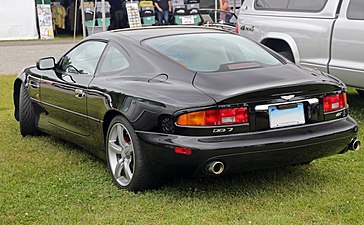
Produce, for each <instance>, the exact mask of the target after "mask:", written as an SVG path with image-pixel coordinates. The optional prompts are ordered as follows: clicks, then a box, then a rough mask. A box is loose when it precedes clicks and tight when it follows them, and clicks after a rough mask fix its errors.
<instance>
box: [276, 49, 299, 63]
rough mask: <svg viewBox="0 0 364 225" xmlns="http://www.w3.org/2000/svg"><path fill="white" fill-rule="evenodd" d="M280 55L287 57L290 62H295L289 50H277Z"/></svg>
mask: <svg viewBox="0 0 364 225" xmlns="http://www.w3.org/2000/svg"><path fill="white" fill-rule="evenodd" d="M278 53H279V54H280V55H281V56H283V57H285V58H286V59H288V60H289V61H291V62H293V63H294V62H295V61H294V58H293V54H292V52H290V51H283V52H278Z"/></svg>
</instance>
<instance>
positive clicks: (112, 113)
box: [102, 109, 132, 140]
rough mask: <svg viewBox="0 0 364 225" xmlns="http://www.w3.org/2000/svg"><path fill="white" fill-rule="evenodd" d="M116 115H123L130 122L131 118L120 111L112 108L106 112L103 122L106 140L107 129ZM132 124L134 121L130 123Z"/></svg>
mask: <svg viewBox="0 0 364 225" xmlns="http://www.w3.org/2000/svg"><path fill="white" fill-rule="evenodd" d="M116 116H122V117H123V118H125V119H126V120H127V121H128V122H129V123H130V120H129V119H128V118H127V117H126V116H125V115H124V114H123V113H122V112H120V111H118V110H115V109H112V110H109V111H107V112H106V113H105V115H104V119H103V123H102V130H103V133H104V140H105V139H106V135H107V130H108V128H109V125H110V123H111V121H112V120H113V119H114V118H115V117H116ZM130 124H132V123H130Z"/></svg>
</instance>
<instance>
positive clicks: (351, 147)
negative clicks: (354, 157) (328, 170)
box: [349, 139, 361, 151]
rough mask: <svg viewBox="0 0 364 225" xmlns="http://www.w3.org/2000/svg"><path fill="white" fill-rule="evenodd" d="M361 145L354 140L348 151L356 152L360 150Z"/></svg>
mask: <svg viewBox="0 0 364 225" xmlns="http://www.w3.org/2000/svg"><path fill="white" fill-rule="evenodd" d="M360 146H361V143H360V141H359V140H357V139H354V140H352V141H351V142H350V144H349V150H353V151H358V150H359V149H360Z"/></svg>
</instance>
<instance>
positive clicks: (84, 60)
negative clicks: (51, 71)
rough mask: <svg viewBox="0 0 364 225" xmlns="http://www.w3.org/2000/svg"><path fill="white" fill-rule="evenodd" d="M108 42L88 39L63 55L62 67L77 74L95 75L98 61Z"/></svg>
mask: <svg viewBox="0 0 364 225" xmlns="http://www.w3.org/2000/svg"><path fill="white" fill-rule="evenodd" d="M105 46H106V43H104V42H100V41H87V42H85V43H82V44H80V45H79V46H77V47H76V48H74V49H73V50H72V51H71V52H69V53H68V54H67V55H65V56H64V57H63V60H62V62H61V65H60V69H61V70H63V71H65V72H68V73H75V74H86V75H94V73H95V69H96V66H97V63H98V61H99V59H100V57H101V54H102V52H103V51H104V48H105Z"/></svg>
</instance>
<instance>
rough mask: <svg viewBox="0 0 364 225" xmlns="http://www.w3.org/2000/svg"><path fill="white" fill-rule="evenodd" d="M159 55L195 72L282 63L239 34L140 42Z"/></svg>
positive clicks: (168, 37) (173, 37) (174, 37)
mask: <svg viewBox="0 0 364 225" xmlns="http://www.w3.org/2000/svg"><path fill="white" fill-rule="evenodd" d="M143 45H146V46H149V47H151V48H152V49H154V50H155V51H157V52H159V53H160V54H161V55H162V56H164V57H166V58H170V59H172V60H174V61H176V62H178V63H179V64H182V65H183V66H184V67H186V68H188V69H190V70H193V71H198V72H214V71H224V70H239V69H251V68H259V67H267V66H274V65H280V64H281V62H280V61H279V60H278V59H276V58H275V57H274V56H272V55H271V54H270V53H269V52H267V51H266V50H265V49H263V48H262V47H261V46H259V45H258V44H256V43H254V42H252V41H250V40H248V39H246V38H243V37H241V36H239V35H233V34H222V33H204V34H183V35H174V36H164V37H157V38H152V39H147V40H145V41H143Z"/></svg>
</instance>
